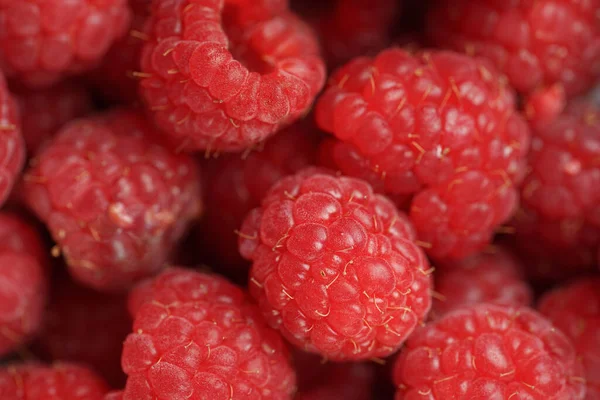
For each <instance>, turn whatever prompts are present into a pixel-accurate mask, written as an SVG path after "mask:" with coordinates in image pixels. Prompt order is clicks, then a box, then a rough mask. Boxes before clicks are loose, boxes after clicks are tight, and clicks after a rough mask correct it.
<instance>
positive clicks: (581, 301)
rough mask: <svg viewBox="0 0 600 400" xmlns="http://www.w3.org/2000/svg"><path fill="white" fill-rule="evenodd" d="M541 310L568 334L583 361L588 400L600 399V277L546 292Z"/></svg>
mask: <svg viewBox="0 0 600 400" xmlns="http://www.w3.org/2000/svg"><path fill="white" fill-rule="evenodd" d="M538 309H539V311H540V312H541V313H542V314H544V315H545V316H546V317H548V318H549V319H550V320H551V321H552V323H553V324H554V325H555V326H556V327H557V328H558V329H560V330H561V331H562V332H563V333H564V334H565V335H567V336H568V337H569V338H570V339H571V340H572V342H573V344H574V345H575V350H576V351H577V355H578V356H579V357H580V358H581V359H582V360H583V365H584V367H585V371H586V374H585V378H586V383H587V395H586V397H585V399H586V400H599V399H600V336H599V335H598V332H600V278H597V277H596V278H591V279H587V278H583V279H579V280H577V281H574V282H572V283H570V284H568V285H565V286H562V287H560V288H558V289H555V290H552V291H550V292H548V293H546V294H545V295H544V296H543V297H542V299H541V300H540V302H539V305H538Z"/></svg>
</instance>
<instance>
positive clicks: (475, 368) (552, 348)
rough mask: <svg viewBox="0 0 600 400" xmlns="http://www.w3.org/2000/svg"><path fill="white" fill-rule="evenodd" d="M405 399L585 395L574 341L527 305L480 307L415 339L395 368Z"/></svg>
mask: <svg viewBox="0 0 600 400" xmlns="http://www.w3.org/2000/svg"><path fill="white" fill-rule="evenodd" d="M393 376H394V381H395V383H396V385H398V391H397V393H396V399H397V400H416V399H427V400H447V399H497V400H508V399H510V400H514V399H527V400H578V399H579V400H582V399H584V398H585V390H586V387H585V381H584V379H583V378H582V377H583V366H582V365H581V363H580V362H579V361H578V360H577V359H576V355H575V349H574V348H573V345H572V344H571V343H570V342H569V339H568V338H567V337H566V336H564V335H563V334H562V333H561V332H560V331H558V330H557V329H556V328H554V326H553V325H552V324H551V323H550V322H549V321H548V320H546V319H545V318H544V317H543V316H541V315H540V314H538V313H536V312H535V311H533V310H531V309H529V308H527V307H520V308H512V307H506V306H496V305H491V304H479V305H475V306H472V307H469V308H464V309H461V310H456V311H454V312H451V313H449V314H446V315H445V316H444V317H443V318H441V319H439V320H438V321H436V322H434V323H432V324H430V325H428V326H426V327H425V328H423V329H422V330H420V331H419V332H418V333H416V334H415V335H413V336H411V338H410V339H409V340H408V342H407V344H406V346H405V347H404V349H403V350H402V352H401V353H400V357H399V358H398V360H397V362H396V365H395V367H394V373H393Z"/></svg>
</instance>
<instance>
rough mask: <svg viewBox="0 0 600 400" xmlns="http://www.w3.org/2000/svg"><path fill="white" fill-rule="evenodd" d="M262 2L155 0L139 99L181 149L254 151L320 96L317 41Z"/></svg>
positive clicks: (287, 14) (321, 77) (295, 20)
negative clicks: (253, 149) (318, 94)
mask: <svg viewBox="0 0 600 400" xmlns="http://www.w3.org/2000/svg"><path fill="white" fill-rule="evenodd" d="M263 3H264V2H258V3H256V4H254V3H252V2H246V1H232V0H228V1H224V0H218V1H213V0H177V1H167V0H160V1H156V2H154V4H153V12H152V16H151V18H150V21H149V23H148V25H147V29H146V33H147V34H148V36H149V37H150V40H148V41H147V42H146V44H145V46H144V49H143V52H142V65H141V66H142V74H140V76H141V77H142V80H141V82H140V85H141V93H142V97H143V98H144V100H145V102H146V104H147V106H148V108H149V109H150V111H151V112H152V114H153V116H154V118H155V121H156V122H157V124H158V125H159V126H160V127H161V128H162V129H163V130H164V131H165V132H166V133H167V135H168V136H169V137H171V138H172V139H174V140H176V142H177V143H178V144H179V145H180V146H181V148H183V149H185V150H188V151H193V150H198V149H203V150H207V151H211V150H216V151H237V150H242V149H245V148H249V147H252V146H254V145H256V144H258V143H260V142H261V141H263V140H265V139H267V138H268V137H269V136H271V135H273V134H274V133H275V132H276V131H278V130H279V129H281V128H282V127H284V126H286V125H288V124H290V123H292V122H294V121H295V120H297V119H298V118H300V117H301V116H302V115H304V114H305V113H306V112H307V111H308V109H309V107H310V106H311V103H312V101H313V100H314V98H315V96H316V94H317V93H318V92H319V91H320V90H321V88H322V86H323V84H324V81H325V68H324V65H323V61H322V60H321V58H320V56H319V48H318V41H317V39H316V37H315V36H314V34H313V33H312V31H311V30H310V28H309V27H308V26H307V25H306V24H305V23H304V22H303V21H302V20H300V19H299V18H298V17H297V16H295V15H294V14H293V13H291V12H289V11H287V10H284V11H281V12H279V13H276V14H275V15H272V14H273V13H272V12H267V11H269V10H270V8H268V7H267V5H268V4H263ZM266 3H269V2H266ZM261 5H262V6H264V7H261Z"/></svg>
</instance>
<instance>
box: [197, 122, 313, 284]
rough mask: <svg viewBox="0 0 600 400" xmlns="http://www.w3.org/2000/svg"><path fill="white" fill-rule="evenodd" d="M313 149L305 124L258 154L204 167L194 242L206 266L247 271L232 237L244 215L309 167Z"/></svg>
mask: <svg viewBox="0 0 600 400" xmlns="http://www.w3.org/2000/svg"><path fill="white" fill-rule="evenodd" d="M316 147H317V138H316V135H315V132H314V130H313V128H312V127H311V126H309V125H308V124H305V123H301V124H294V125H292V126H291V127H289V128H286V129H284V130H283V131H282V132H281V133H279V134H277V135H275V136H274V137H273V138H271V139H269V140H267V142H266V143H265V146H264V148H262V149H260V150H258V151H254V152H252V153H250V154H249V155H239V154H231V155H224V156H220V157H219V158H218V159H217V160H209V162H207V163H206V164H205V167H204V168H203V171H206V173H205V174H204V177H205V187H206V190H205V202H206V210H207V212H206V215H204V216H203V218H202V222H201V224H200V231H199V235H198V239H197V240H198V243H200V244H201V247H202V249H203V251H204V253H205V256H206V257H207V258H208V260H210V263H209V265H212V266H223V267H224V268H227V269H230V270H237V271H244V272H246V271H247V261H246V260H244V259H243V258H242V257H241V256H240V254H239V252H238V249H237V238H238V237H237V236H236V234H235V231H236V230H237V229H239V227H240V226H241V225H242V222H243V221H244V218H245V217H246V214H248V212H249V211H250V210H252V209H253V208H255V207H258V206H260V202H261V200H262V198H263V197H264V196H265V194H266V193H267V191H268V190H269V188H270V187H271V186H272V185H273V184H274V183H275V182H277V181H278V180H280V179H281V178H283V177H284V176H286V175H289V174H293V173H295V172H297V171H299V170H300V169H302V168H304V167H308V166H309V165H311V164H313V163H314V161H315V157H316ZM246 277H247V274H246Z"/></svg>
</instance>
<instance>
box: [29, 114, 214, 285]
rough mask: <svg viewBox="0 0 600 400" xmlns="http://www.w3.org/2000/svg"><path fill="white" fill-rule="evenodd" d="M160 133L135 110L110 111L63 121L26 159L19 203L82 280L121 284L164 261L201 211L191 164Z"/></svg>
mask: <svg viewBox="0 0 600 400" xmlns="http://www.w3.org/2000/svg"><path fill="white" fill-rule="evenodd" d="M161 139H162V137H160V135H159V134H157V133H156V132H155V131H154V130H153V128H152V127H151V126H149V124H148V123H147V122H146V121H145V120H144V119H143V117H142V116H141V115H138V114H137V113H135V112H133V111H127V110H116V111H112V112H109V113H107V114H102V115H99V116H94V117H89V118H83V119H80V120H76V121H74V122H72V123H70V124H68V125H66V126H65V127H64V128H63V129H62V130H61V131H60V132H59V133H58V134H57V136H55V137H54V139H53V140H52V142H51V143H50V144H49V145H48V146H47V147H45V148H44V150H43V151H42V152H40V154H39V155H38V156H37V157H36V158H35V159H33V160H32V162H31V166H30V168H29V170H28V171H27V173H26V175H25V179H24V186H23V193H24V198H25V202H26V203H27V205H28V206H29V207H30V208H31V209H32V210H33V211H34V212H35V213H36V214H37V216H38V217H39V218H40V219H41V220H42V221H43V222H44V223H45V224H46V225H47V227H48V229H49V231H50V233H51V234H52V237H53V238H54V240H55V242H56V243H57V246H58V247H57V250H60V251H61V252H62V254H63V255H64V257H65V260H66V262H67V265H68V267H69V269H70V272H71V274H72V275H73V276H74V277H75V278H76V279H77V280H79V281H80V282H82V283H84V284H86V285H88V286H90V287H93V288H95V289H98V290H123V289H127V288H128V287H129V286H130V285H131V284H132V283H133V282H135V281H137V280H139V279H141V278H144V277H146V276H149V275H151V274H153V273H155V272H157V271H158V270H159V269H160V268H162V267H163V266H164V263H165V261H166V260H167V257H168V256H169V253H170V251H171V249H172V246H173V244H174V243H175V242H177V241H178V240H179V239H180V238H181V237H182V236H183V235H184V233H185V230H186V228H187V226H188V224H189V223H190V222H191V221H192V220H194V219H195V218H196V217H198V215H199V214H200V212H201V208H202V201H201V193H200V181H199V179H200V178H199V171H198V168H197V164H196V163H195V161H194V160H193V159H192V158H190V157H189V156H187V155H185V154H178V153H177V152H176V151H175V150H173V149H171V148H169V147H167V146H165V145H163V143H161Z"/></svg>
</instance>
